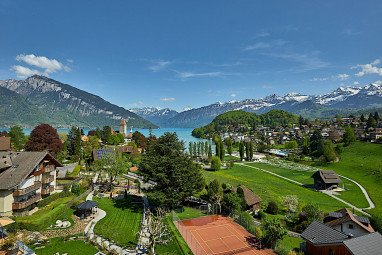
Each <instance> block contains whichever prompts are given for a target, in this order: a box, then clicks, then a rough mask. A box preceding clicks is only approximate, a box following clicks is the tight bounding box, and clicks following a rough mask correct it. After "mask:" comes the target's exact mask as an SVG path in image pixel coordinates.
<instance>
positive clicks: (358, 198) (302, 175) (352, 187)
mask: <svg viewBox="0 0 382 255" xmlns="http://www.w3.org/2000/svg"><path fill="white" fill-rule="evenodd" d="M247 165H251V166H254V167H257V168H261V169H264V170H267V171H270V172H272V173H276V174H278V175H281V176H284V177H286V178H289V179H292V180H295V181H298V182H300V183H302V184H306V185H312V184H314V179H313V178H311V176H312V175H313V173H314V171H304V170H293V169H287V168H283V167H276V166H272V165H269V164H264V163H247ZM342 181H343V182H344V184H345V188H346V189H347V190H346V191H341V192H338V193H339V194H340V195H339V196H338V197H339V198H341V199H343V200H345V201H347V202H349V203H351V204H353V205H355V206H357V207H360V208H364V207H368V206H369V203H368V202H367V200H366V198H365V196H364V195H363V193H362V191H361V189H360V188H359V187H358V186H357V185H356V184H355V183H353V182H351V181H348V180H346V179H344V178H342ZM340 186H342V184H340Z"/></svg>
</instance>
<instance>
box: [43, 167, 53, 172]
mask: <svg viewBox="0 0 382 255" xmlns="http://www.w3.org/2000/svg"><path fill="white" fill-rule="evenodd" d="M54 170H55V168H54V166H46V167H43V168H42V169H41V172H42V173H50V172H52V171H54Z"/></svg>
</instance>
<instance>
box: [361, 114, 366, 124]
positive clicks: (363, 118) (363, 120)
mask: <svg viewBox="0 0 382 255" xmlns="http://www.w3.org/2000/svg"><path fill="white" fill-rule="evenodd" d="M360 119H361V122H365V120H366V119H365V116H364V115H363V113H362V115H361V118H360Z"/></svg>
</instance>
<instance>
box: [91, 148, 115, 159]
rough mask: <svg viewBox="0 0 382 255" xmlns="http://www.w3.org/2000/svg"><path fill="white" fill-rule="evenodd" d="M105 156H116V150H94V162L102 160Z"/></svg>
mask: <svg viewBox="0 0 382 255" xmlns="http://www.w3.org/2000/svg"><path fill="white" fill-rule="evenodd" d="M105 155H114V150H113V149H98V150H93V158H94V160H99V159H102V157H103V156H105Z"/></svg>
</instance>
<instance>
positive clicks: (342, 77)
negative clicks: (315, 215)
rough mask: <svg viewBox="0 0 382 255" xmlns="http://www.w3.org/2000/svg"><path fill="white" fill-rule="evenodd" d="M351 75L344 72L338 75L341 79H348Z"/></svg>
mask: <svg viewBox="0 0 382 255" xmlns="http://www.w3.org/2000/svg"><path fill="white" fill-rule="evenodd" d="M349 77H350V75H348V74H346V73H344V74H339V75H337V76H336V78H337V79H340V80H341V81H345V80H347V79H349Z"/></svg>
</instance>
